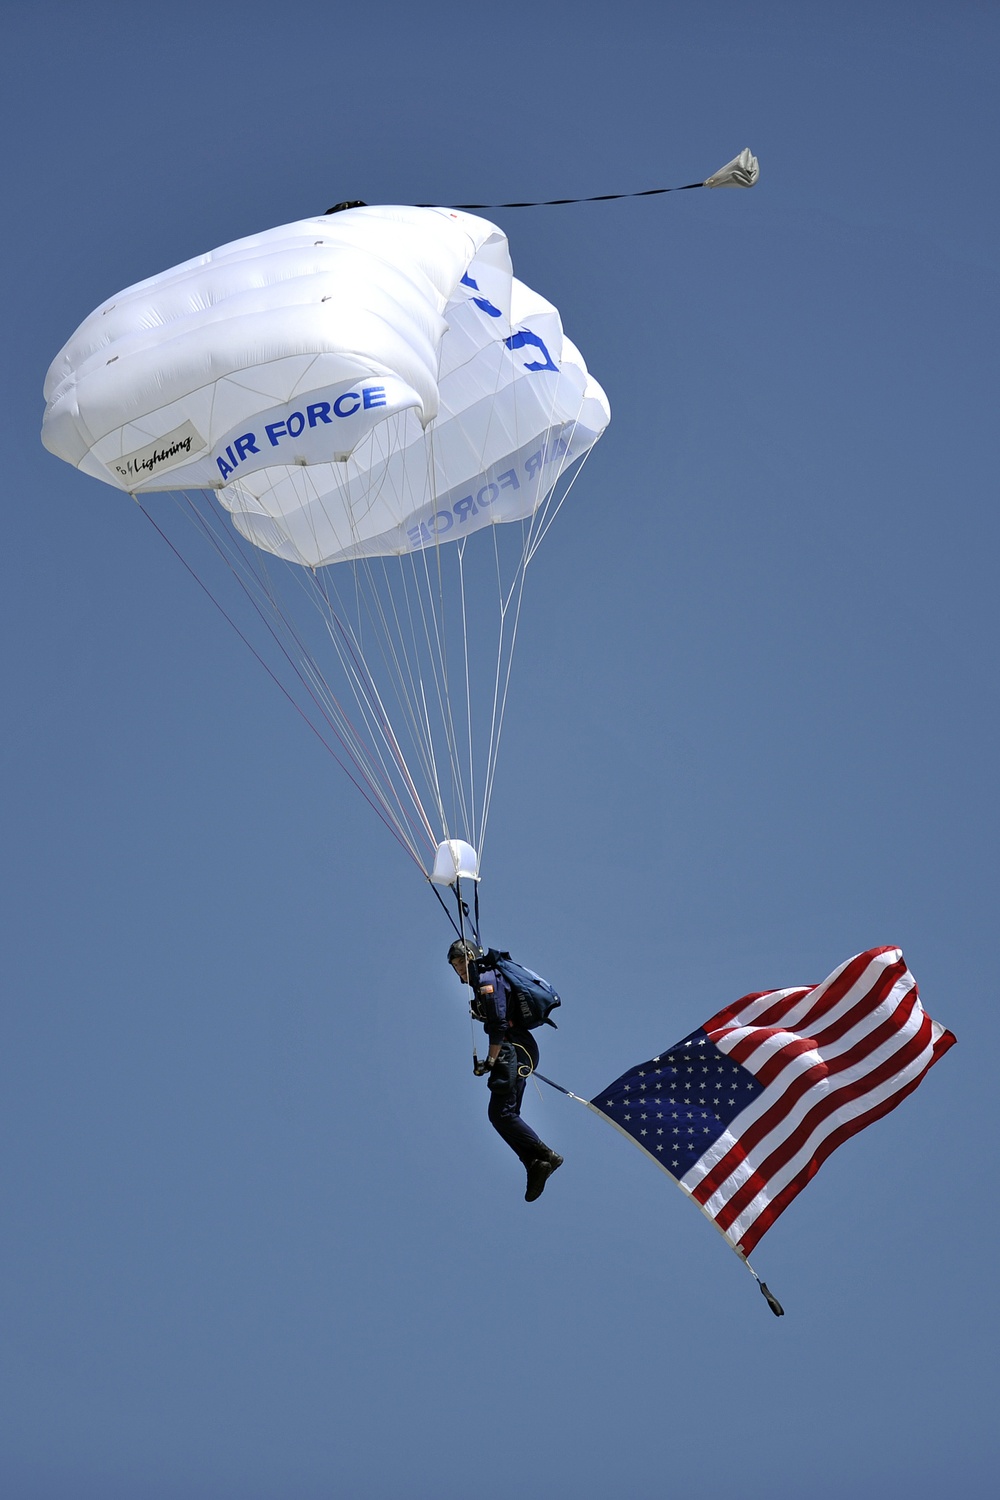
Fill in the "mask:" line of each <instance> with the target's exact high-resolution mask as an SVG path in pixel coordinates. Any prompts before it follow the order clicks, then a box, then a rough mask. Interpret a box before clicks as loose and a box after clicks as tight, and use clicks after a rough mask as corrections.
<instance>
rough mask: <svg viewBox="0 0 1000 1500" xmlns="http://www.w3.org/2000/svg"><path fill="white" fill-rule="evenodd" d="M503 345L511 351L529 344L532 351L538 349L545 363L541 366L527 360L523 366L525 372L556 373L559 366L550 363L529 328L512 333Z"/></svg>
mask: <svg viewBox="0 0 1000 1500" xmlns="http://www.w3.org/2000/svg"><path fill="white" fill-rule="evenodd" d="M504 343H505V344H506V345H507V348H508V349H510V350H512V351H513V350H514V349H523V348H524V347H525V345H526V344H530V346H531V348H532V349H540V350H541V351H542V354H543V355H544V356H545V363H544V364H543V363H542V361H541V360H538V359H533V360H528V361H526V362H525V366H524V368H525V369H526V370H555V371H556V372H557V373H558V370H559V366H558V365H554V364H553V363H552V356H551V354H550V353H549V351H548V350H547V349H546V347H545V345H544V344H543V343H542V341H541V339H540V338H539V337H538V334H537V333H532V332H531V329H530V328H522V329H520V330H519V332H517V333H512V334H511V336H510V338H509V339H504Z"/></svg>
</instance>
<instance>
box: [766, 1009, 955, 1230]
mask: <svg viewBox="0 0 1000 1500" xmlns="http://www.w3.org/2000/svg"><path fill="white" fill-rule="evenodd" d="M944 1036H945V1038H946V1040H945V1041H944V1044H943V1045H942V1046H939V1045H935V1046H934V1047H933V1048H932V1052H931V1057H930V1060H929V1061H928V1062H927V1064H926V1065H925V1066H924V1067H922V1068H921V1069H920V1071H919V1072H918V1073H917V1075H916V1077H915V1078H911V1079H910V1081H909V1083H907V1084H906V1085H905V1086H904V1087H903V1088H901V1089H898V1090H897V1091H896V1092H894V1093H892V1094H890V1095H889V1096H888V1097H887V1098H886V1099H883V1100H882V1102H881V1103H880V1104H876V1105H873V1106H872V1108H871V1109H869V1110H867V1111H866V1113H865V1114H863V1115H858V1116H857V1118H856V1119H854V1120H845V1121H844V1123H843V1124H842V1125H840V1126H838V1128H837V1129H836V1130H834V1131H831V1133H830V1134H829V1135H828V1136H827V1138H826V1140H825V1141H823V1142H822V1144H821V1145H819V1146H818V1147H817V1148H816V1151H815V1152H814V1153H813V1156H812V1157H811V1159H810V1160H809V1162H808V1163H807V1164H806V1166H804V1167H803V1168H802V1170H801V1172H799V1173H798V1174H797V1176H795V1177H794V1178H793V1179H792V1181H791V1182H789V1183H786V1184H785V1186H784V1187H783V1188H782V1189H781V1191H780V1192H779V1193H778V1194H777V1195H776V1196H775V1197H774V1198H773V1199H772V1200H771V1202H770V1203H769V1204H768V1205H767V1207H766V1208H765V1209H763V1210H762V1211H761V1212H760V1213H759V1214H758V1215H757V1217H756V1219H755V1220H754V1222H753V1224H752V1225H751V1226H750V1228H749V1229H747V1230H746V1231H745V1232H744V1233H743V1234H742V1235H741V1237H740V1238H739V1240H738V1241H737V1243H738V1245H739V1247H740V1249H741V1250H742V1251H743V1254H744V1255H749V1254H750V1253H751V1251H752V1250H753V1248H754V1246H755V1245H756V1244H757V1243H758V1242H759V1241H760V1240H761V1239H762V1238H763V1237H764V1235H765V1234H766V1233H767V1231H768V1230H769V1229H770V1227H771V1225H772V1224H773V1223H774V1221H775V1219H777V1218H778V1216H779V1215H780V1214H781V1213H783V1212H784V1210H785V1209H786V1208H787V1207H788V1205H789V1203H791V1201H792V1199H793V1198H795V1197H796V1196H797V1195H798V1194H799V1193H801V1191H802V1189H803V1188H804V1187H807V1186H808V1184H809V1183H810V1182H811V1181H812V1179H813V1178H814V1177H815V1176H816V1173H817V1172H818V1171H819V1169H820V1167H821V1166H822V1165H823V1163H824V1162H825V1161H826V1159H827V1157H828V1156H830V1155H831V1153H832V1152H834V1151H836V1149H837V1147H838V1146H841V1145H843V1143H844V1141H847V1140H850V1138H851V1136H852V1135H857V1133H858V1131H860V1130H864V1128H865V1126H866V1125H872V1124H874V1122H875V1121H876V1120H880V1119H881V1118H882V1116H883V1115H887V1114H889V1113H890V1111H891V1110H894V1109H895V1108H896V1105H897V1104H901V1103H902V1102H903V1100H904V1099H905V1098H906V1096H907V1094H912V1093H913V1090H914V1089H915V1088H916V1087H917V1085H918V1084H920V1083H921V1082H922V1081H923V1079H924V1077H925V1076H926V1074H927V1071H928V1069H929V1068H932V1067H933V1066H934V1064H935V1063H936V1062H937V1061H938V1059H939V1058H940V1057H943V1056H944V1054H945V1053H946V1052H947V1051H948V1048H949V1047H952V1046H954V1044H955V1038H954V1036H952V1034H951V1032H950V1031H946V1032H945V1033H944Z"/></svg>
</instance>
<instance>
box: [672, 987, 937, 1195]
mask: <svg viewBox="0 0 1000 1500" xmlns="http://www.w3.org/2000/svg"><path fill="white" fill-rule="evenodd" d="M907 977H909V976H907ZM898 983H900V987H902V982H898ZM915 1006H917V1007H918V1008H919V1002H918V1000H917V992H916V986H911V987H910V988H909V989H907V990H906V991H905V993H904V995H903V996H901V997H900V1001H899V1003H897V1005H896V1006H895V1007H894V1009H893V1011H892V1012H891V1013H890V1014H889V1015H888V1016H887V1017H885V1018H884V1019H881V1018H880V1019H881V1024H875V1025H874V1026H870V1027H869V1026H862V1027H859V1028H858V1030H859V1035H858V1037H857V1039H856V1040H853V1039H852V1038H850V1037H847V1038H844V1039H843V1040H844V1042H845V1043H847V1045H845V1046H843V1047H842V1049H840V1050H839V1051H831V1052H830V1053H829V1054H828V1055H827V1056H826V1057H823V1056H821V1055H820V1054H819V1053H818V1052H817V1051H816V1050H815V1049H813V1050H811V1051H807V1052H804V1053H801V1054H800V1055H799V1056H798V1057H797V1058H796V1059H794V1061H795V1062H796V1063H797V1064H798V1067H797V1068H796V1070H795V1073H794V1076H792V1077H791V1078H790V1079H786V1080H784V1081H783V1082H782V1083H781V1084H780V1085H779V1084H777V1083H774V1084H772V1085H771V1086H770V1087H769V1088H767V1089H765V1090H764V1093H763V1094H762V1095H761V1096H760V1098H759V1099H757V1100H756V1101H755V1102H754V1104H752V1105H750V1106H749V1108H748V1109H746V1110H744V1111H743V1113H742V1114H741V1115H739V1116H737V1118H736V1119H735V1120H733V1121H732V1123H731V1124H730V1127H729V1129H730V1132H731V1134H732V1135H733V1136H735V1137H738V1139H739V1143H740V1151H739V1154H738V1157H736V1158H735V1160H736V1161H743V1160H744V1159H745V1158H746V1157H747V1155H748V1154H749V1153H752V1152H754V1151H755V1150H756V1148H757V1147H758V1146H759V1145H760V1144H761V1143H762V1142H765V1141H767V1140H769V1138H770V1137H771V1136H772V1135H775V1136H776V1137H780V1134H781V1132H782V1131H783V1130H785V1129H788V1128H794V1125H795V1123H796V1122H797V1120H798V1118H800V1117H801V1115H802V1114H803V1113H804V1112H805V1109H806V1108H808V1103H806V1104H803V1101H804V1100H805V1101H807V1100H808V1096H809V1095H810V1093H812V1091H813V1090H814V1089H820V1090H824V1091H825V1090H826V1089H827V1087H828V1084H827V1080H828V1079H829V1078H830V1077H831V1076H832V1075H836V1074H837V1073H840V1072H844V1071H846V1070H847V1069H851V1068H855V1069H856V1070H857V1072H856V1075H855V1076H858V1077H863V1076H865V1074H866V1072H867V1068H865V1067H864V1066H863V1064H864V1061H865V1059H866V1058H867V1057H868V1056H870V1055H871V1054H872V1053H873V1052H875V1051H876V1050H877V1049H878V1048H879V1047H880V1046H882V1045H883V1044H884V1043H886V1042H887V1041H889V1040H891V1039H893V1038H894V1037H895V1035H896V1033H897V1032H898V1031H899V1030H900V1029H901V1028H902V1027H905V1026H906V1024H907V1023H908V1022H909V1021H910V1018H911V1016H912V1014H913V1009H914V1007H915ZM920 1013H921V1015H922V1014H923V1012H922V1011H921V1012H920ZM871 1019H873V1020H874V1019H875V1018H871ZM800 1106H801V1107H800ZM721 1146H722V1140H721V1139H720V1140H719V1141H718V1142H716V1147H715V1151H716V1154H715V1157H714V1159H713V1160H712V1161H708V1160H707V1158H708V1157H709V1155H710V1153H709V1152H706V1154H705V1157H703V1158H702V1160H703V1161H704V1162H705V1166H706V1168H707V1169H708V1170H707V1172H706V1175H705V1178H704V1180H703V1181H701V1182H700V1183H699V1184H698V1186H697V1187H695V1184H694V1182H693V1181H692V1178H693V1176H694V1174H695V1173H697V1172H698V1166H695V1167H692V1169H691V1171H690V1172H689V1173H688V1174H687V1177H686V1179H685V1181H687V1182H689V1183H690V1185H691V1186H692V1188H693V1189H694V1192H695V1197H696V1198H697V1199H698V1201H699V1202H700V1203H701V1202H707V1200H708V1198H710V1197H711V1196H712V1194H713V1193H714V1192H715V1191H716V1189H717V1188H718V1187H719V1186H720V1184H721V1183H722V1182H724V1181H725V1179H726V1177H727V1175H728V1174H729V1171H730V1170H731V1166H730V1164H729V1163H727V1161H726V1157H725V1155H724V1154H723V1152H722V1151H721V1150H720V1148H721ZM734 1164H735V1163H734ZM699 1166H700V1164H699Z"/></svg>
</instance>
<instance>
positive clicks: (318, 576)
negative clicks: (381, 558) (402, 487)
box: [310, 476, 436, 848]
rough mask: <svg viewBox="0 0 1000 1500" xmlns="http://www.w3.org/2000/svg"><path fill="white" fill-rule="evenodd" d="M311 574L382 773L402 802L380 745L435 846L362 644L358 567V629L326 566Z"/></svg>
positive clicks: (319, 503)
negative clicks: (336, 596)
mask: <svg viewBox="0 0 1000 1500" xmlns="http://www.w3.org/2000/svg"><path fill="white" fill-rule="evenodd" d="M310 478H311V476H310ZM313 494H314V500H315V503H316V504H317V506H318V507H319V508H320V509H322V510H323V511H324V513H326V507H325V505H324V504H323V501H322V498H321V497H320V496H319V494H318V492H317V491H316V489H315V487H314V488H313ZM316 550H317V552H318V550H319V549H318V547H317V548H316ZM310 574H311V577H312V581H313V585H314V588H315V592H316V595H317V598H318V601H319V602H320V603H321V604H322V606H323V609H322V610H321V613H322V614H323V618H324V622H325V625H326V630H327V634H328V636H329V638H330V640H331V642H332V644H333V646H334V649H335V650H336V652H337V655H338V658H339V660H340V663H341V666H342V668H343V670H344V674H345V676H346V677H347V679H348V682H349V683H350V685H351V689H352V692H353V693H354V697H355V701H356V703H357V704H358V707H359V709H360V710H361V713H362V715H363V717H364V720H365V724H366V727H367V730H368V734H369V736H370V739H371V741H372V746H373V749H374V752H375V754H376V756H377V757H378V760H379V763H380V765H381V767H382V773H383V776H384V778H385V781H386V784H387V785H388V786H389V787H390V788H391V789H392V791H393V795H394V796H395V798H396V800H397V802H398V800H399V794H398V791H397V790H396V782H395V779H394V777H393V775H392V773H391V772H390V771H389V768H388V766H387V765H386V762H385V758H384V756H383V753H382V748H380V746H381V747H383V748H384V750H385V752H386V753H387V754H388V756H389V759H390V760H391V761H392V763H393V765H394V766H395V768H396V771H397V773H398V775H399V778H400V780H401V782H402V785H403V787H404V789H405V791H406V793H407V795H408V797H409V799H410V802H411V803H412V805H413V808H414V810H415V812H416V814H417V817H418V820H419V822H420V825H421V828H422V834H423V836H425V837H426V839H427V842H428V847H429V848H433V847H434V845H435V843H436V840H435V838H434V834H433V830H432V828H431V825H430V821H429V819H428V817H427V814H426V812H425V811H424V807H423V803H422V801H421V799H420V795H419V793H418V791H417V788H416V785H415V784H414V781H413V778H412V776H411V774H410V771H409V769H408V767H407V765H406V759H405V756H404V755H403V752H402V748H401V746H400V744H399V740H398V737H397V735H396V732H395V730H394V729H393V727H392V723H391V720H390V717H389V714H388V713H387V711H386V708H385V705H384V703H383V700H382V696H381V694H380V693H379V690H378V687H377V685H376V683H375V679H374V677H373V675H372V672H371V669H370V668H369V666H368V663H367V661H366V660H365V654H364V650H363V646H362V632H363V618H362V607H361V606H362V590H361V587H360V579H359V578H358V576H357V567H355V570H354V574H355V598H356V603H357V618H358V624H357V628H356V629H354V628H352V627H350V626H349V625H348V623H347V620H346V618H345V615H346V611H344V610H343V609H342V608H341V609H336V608H334V605H333V602H332V600H331V599H330V595H329V592H328V590H327V589H326V587H325V570H324V571H323V572H322V573H321V571H320V569H319V568H312V569H310ZM369 594H370V595H372V596H374V599H375V602H376V604H378V605H379V606H380V601H379V599H378V590H377V586H376V585H375V583H374V580H371V579H370V580H369ZM365 604H366V608H367V609H368V610H369V613H370V612H371V605H370V601H369V600H367V599H366V601H365ZM383 627H384V617H383ZM384 634H385V632H384V631H383V636H382V637H380V636H379V633H378V632H377V631H376V639H378V640H379V642H380V645H382V653H383V658H384V655H385V650H384V644H382V640H383V639H384ZM390 678H391V674H390Z"/></svg>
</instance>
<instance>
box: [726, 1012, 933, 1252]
mask: <svg viewBox="0 0 1000 1500" xmlns="http://www.w3.org/2000/svg"><path fill="white" fill-rule="evenodd" d="M930 1043H931V1029H930V1022H929V1021H928V1019H927V1017H926V1016H923V1017H922V1018H921V1019H920V1023H919V1029H918V1030H917V1032H916V1035H914V1036H912V1037H911V1038H910V1040H909V1041H908V1042H907V1043H906V1045H905V1047H904V1048H903V1049H902V1052H900V1050H899V1049H897V1048H893V1050H892V1053H891V1055H890V1056H889V1057H888V1058H886V1060H885V1062H884V1063H883V1064H882V1066H881V1067H880V1068H877V1069H876V1070H875V1071H874V1072H873V1073H866V1074H865V1076H864V1077H863V1078H859V1079H857V1080H856V1081H854V1082H852V1083H846V1084H844V1086H843V1087H842V1088H839V1089H836V1090H835V1091H834V1092H833V1093H830V1094H826V1095H825V1096H823V1097H821V1098H820V1099H819V1100H818V1101H817V1102H816V1103H815V1104H814V1105H813V1107H812V1108H811V1109H810V1110H809V1111H808V1113H807V1114H806V1115H805V1116H804V1118H803V1119H802V1120H801V1121H800V1122H799V1124H798V1125H797V1126H796V1128H795V1129H794V1130H793V1131H791V1132H790V1133H789V1134H787V1135H786V1136H785V1137H784V1138H783V1140H782V1141H781V1143H780V1145H778V1146H776V1147H775V1149H774V1150H773V1151H771V1152H770V1154H769V1155H768V1156H766V1157H765V1159H764V1160H763V1161H762V1162H761V1164H760V1165H759V1166H756V1165H754V1169H753V1171H752V1173H751V1175H749V1176H748V1177H747V1178H746V1180H745V1181H744V1182H743V1183H742V1185H741V1186H740V1187H739V1188H737V1190H736V1191H735V1192H734V1193H733V1194H732V1195H731V1196H729V1195H727V1198H728V1201H727V1202H726V1203H725V1205H724V1206H722V1205H720V1208H719V1211H718V1212H717V1213H716V1214H715V1217H716V1219H717V1221H718V1223H719V1225H720V1227H721V1228H723V1229H728V1228H729V1226H730V1224H732V1222H733V1220H734V1219H736V1218H737V1217H738V1216H739V1214H740V1211H741V1210H742V1209H743V1208H744V1207H745V1206H746V1205H747V1204H748V1203H750V1202H751V1201H752V1200H753V1199H754V1198H756V1196H757V1194H758V1193H760V1192H762V1191H763V1190H764V1189H765V1188H766V1187H767V1185H768V1183H769V1182H771V1181H772V1180H773V1179H775V1178H776V1177H778V1176H779V1174H780V1172H781V1169H782V1168H783V1167H786V1166H787V1164H788V1163H789V1162H790V1161H791V1160H792V1159H793V1158H794V1157H795V1156H796V1155H797V1154H798V1153H799V1152H800V1151H802V1150H804V1149H805V1148H806V1146H807V1145H809V1144H810V1143H811V1142H812V1140H813V1139H814V1138H815V1137H816V1136H818V1135H823V1134H825V1133H826V1132H825V1130H824V1128H823V1127H824V1126H825V1124H826V1122H827V1120H828V1119H829V1118H830V1117H831V1116H835V1115H836V1113H837V1111H838V1109H842V1108H844V1107H845V1106H848V1105H850V1104H852V1103H854V1102H855V1101H856V1100H858V1099H862V1098H864V1097H865V1095H867V1094H872V1093H874V1092H875V1091H876V1090H877V1089H878V1088H879V1087H880V1086H881V1085H882V1084H886V1083H889V1081H890V1080H895V1079H896V1078H898V1075H899V1074H900V1072H902V1071H903V1070H904V1069H905V1068H906V1067H907V1066H908V1065H909V1064H910V1063H911V1062H912V1061H913V1060H914V1059H915V1058H919V1057H920V1056H921V1055H922V1054H923V1053H925V1052H926V1053H927V1063H926V1067H930V1064H931V1062H932V1061H933V1056H932V1054H931V1051H930ZM750 1164H751V1163H750V1162H749V1161H748V1163H747V1165H750Z"/></svg>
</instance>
